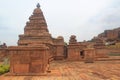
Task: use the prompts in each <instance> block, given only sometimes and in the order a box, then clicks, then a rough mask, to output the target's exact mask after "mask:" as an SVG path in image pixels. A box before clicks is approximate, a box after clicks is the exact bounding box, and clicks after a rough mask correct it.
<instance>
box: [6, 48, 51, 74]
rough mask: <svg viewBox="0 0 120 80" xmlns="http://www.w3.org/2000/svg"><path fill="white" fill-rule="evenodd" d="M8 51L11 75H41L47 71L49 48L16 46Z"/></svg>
mask: <svg viewBox="0 0 120 80" xmlns="http://www.w3.org/2000/svg"><path fill="white" fill-rule="evenodd" d="M8 50H9V53H10V74H11V75H40V74H41V73H45V72H46V71H47V66H48V56H49V49H48V47H45V46H35V47H33V46H32V47H31V46H14V47H9V49H8Z"/></svg>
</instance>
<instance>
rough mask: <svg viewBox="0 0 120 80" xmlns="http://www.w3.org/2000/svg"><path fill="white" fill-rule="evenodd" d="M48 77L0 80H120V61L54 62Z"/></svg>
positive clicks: (0, 78)
mask: <svg viewBox="0 0 120 80" xmlns="http://www.w3.org/2000/svg"><path fill="white" fill-rule="evenodd" d="M50 70H51V73H48V74H47V76H5V75H2V76H0V80H120V60H117V61H96V62H94V63H84V62H79V61H72V62H70V61H54V62H51V65H50Z"/></svg>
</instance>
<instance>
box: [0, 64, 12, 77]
mask: <svg viewBox="0 0 120 80" xmlns="http://www.w3.org/2000/svg"><path fill="white" fill-rule="evenodd" d="M9 69H10V66H9V65H0V75H1V74H4V73H6V72H8V71H9Z"/></svg>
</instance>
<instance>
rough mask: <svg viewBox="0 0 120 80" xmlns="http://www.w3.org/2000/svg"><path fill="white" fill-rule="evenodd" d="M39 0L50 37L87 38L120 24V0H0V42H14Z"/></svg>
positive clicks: (78, 39) (22, 31)
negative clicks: (74, 36) (72, 36)
mask: <svg viewBox="0 0 120 80" xmlns="http://www.w3.org/2000/svg"><path fill="white" fill-rule="evenodd" d="M37 3H40V5H41V9H42V11H43V14H44V17H45V19H46V22H47V25H48V29H49V32H50V33H51V35H52V37H54V38H57V37H58V36H63V37H64V41H65V42H69V37H70V36H71V35H76V39H77V41H84V40H90V39H92V38H93V37H94V36H97V35H98V34H99V33H102V32H104V30H106V29H114V28H117V27H120V0H10V1H9V0H0V44H2V43H4V42H5V43H6V44H7V45H8V46H13V45H17V41H18V39H19V37H18V35H19V34H23V33H24V27H25V25H26V22H27V21H29V17H30V16H31V15H32V13H33V10H34V9H35V8H36V4H37Z"/></svg>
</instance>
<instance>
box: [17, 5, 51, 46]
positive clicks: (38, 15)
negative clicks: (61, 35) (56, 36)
mask: <svg viewBox="0 0 120 80" xmlns="http://www.w3.org/2000/svg"><path fill="white" fill-rule="evenodd" d="M29 20H30V21H28V22H27V23H26V26H25V28H24V34H22V35H19V40H18V45H19V46H27V45H34V44H53V41H52V37H51V34H50V33H49V31H48V28H47V23H46V21H45V18H44V15H43V12H42V11H41V9H40V5H39V4H37V8H36V9H34V11H33V15H31V16H30V17H29Z"/></svg>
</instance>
